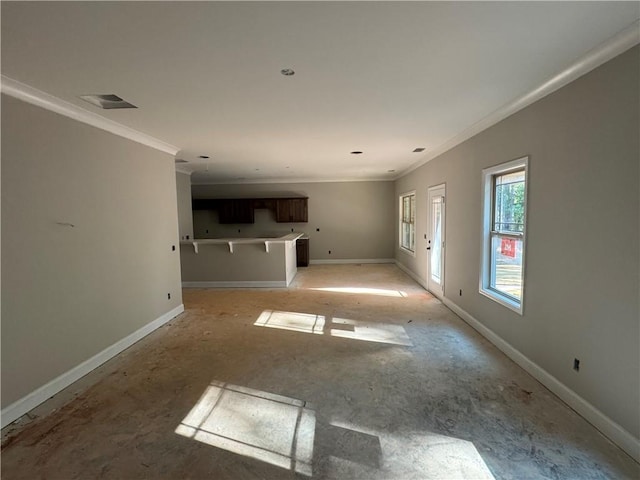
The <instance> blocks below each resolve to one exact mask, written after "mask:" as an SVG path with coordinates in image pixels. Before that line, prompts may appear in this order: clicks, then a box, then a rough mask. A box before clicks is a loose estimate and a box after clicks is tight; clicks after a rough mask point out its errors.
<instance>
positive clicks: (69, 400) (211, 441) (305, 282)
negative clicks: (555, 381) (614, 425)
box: [2, 265, 640, 480]
mask: <svg viewBox="0 0 640 480" xmlns="http://www.w3.org/2000/svg"><path fill="white" fill-rule="evenodd" d="M184 304H185V308H186V311H185V313H184V314H182V315H181V316H180V317H178V318H176V319H174V320H172V321H171V322H170V323H169V324H167V325H165V326H164V327H163V328H161V329H159V330H157V331H156V332H154V333H153V334H151V335H150V336H148V337H146V338H145V339H143V340H142V341H140V342H139V343H137V344H136V345H134V346H133V347H131V348H130V349H128V350H126V351H125V352H123V353H122V354H121V355H119V356H118V357H117V358H115V359H113V360H112V361H110V362H108V363H106V364H105V365H103V366H102V367H100V368H99V369H97V370H95V371H94V372H92V373H91V374H90V375H88V376H86V377H85V378H83V379H82V380H80V381H79V382H77V383H76V384H74V385H72V386H71V387H69V388H68V389H67V390H65V391H64V392H62V393H60V394H59V395H57V396H55V397H53V398H52V399H51V400H49V401H48V402H46V403H45V404H43V405H41V406H40V407H38V408H37V409H36V410H34V411H33V412H31V414H30V415H29V417H27V416H25V417H23V419H22V421H21V422H20V423H18V424H14V425H12V426H10V427H7V428H6V429H5V430H4V431H3V447H2V478H3V479H21V478H24V479H30V480H31V479H36V478H47V479H57V478H60V479H76V478H77V479H89V478H113V479H142V478H149V479H159V478H180V479H182V478H193V479H204V478H212V479H213V478H215V479H236V480H237V479H258V478H260V479H270V478H309V477H312V478H318V479H320V478H334V479H350V478H358V479H394V480H395V479H409V478H416V479H431V478H433V479H448V478H455V479H483V478H487V479H491V478H494V479H496V480H497V479H528V478H553V479H558V478H571V479H600V478H602V479H604V478H634V479H636V478H639V477H640V465H638V464H637V463H636V462H634V461H633V460H632V459H631V458H630V457H629V456H627V455H626V454H625V453H624V452H622V451H621V450H620V449H618V448H617V447H616V446H615V445H613V444H612V443H611V442H610V441H608V440H607V439H606V438H605V437H603V436H602V435H601V434H600V433H599V432H598V431H597V430H596V429H594V428H593V427H592V426H591V425H589V424H588V423H587V422H586V421H585V420H583V419H582V418H581V417H580V416H578V415H577V414H576V413H575V412H574V411H573V410H571V409H570V408H569V407H567V406H566V405H565V404H564V403H562V402H561V401H560V400H559V399H558V398H557V397H555V396H554V395H553V394H551V393H550V392H549V391H548V390H546V389H545V388H544V387H543V386H542V385H541V384H539V383H538V382H537V381H536V380H534V379H533V378H532V377H530V376H529V375H528V374H526V373H525V372H524V371H523V370H522V369H521V368H519V367H518V366H517V365H515V364H514V363H513V362H511V361H510V360H509V359H507V358H506V357H505V356H504V355H503V354H502V353H500V352H499V351H498V350H497V349H496V348H495V347H493V346H492V345H491V344H490V343H489V342H487V341H486V340H484V339H483V338H482V337H480V336H479V335H478V334H477V333H476V332H475V331H474V330H472V329H471V328H470V327H469V326H467V325H466V324H465V323H464V322H463V321H462V320H460V319H459V318H458V317H457V316H455V315H454V314H453V313H451V311H449V310H448V309H447V308H445V307H444V306H443V305H442V304H441V303H440V302H439V301H438V300H436V299H434V298H433V297H432V296H431V295H429V294H428V293H426V292H425V291H424V290H423V289H422V288H421V287H419V286H418V285H417V284H416V283H415V282H413V281H412V280H411V279H410V278H409V277H407V276H406V275H405V274H404V273H402V272H401V271H400V270H398V269H397V268H396V267H395V266H393V265H362V266H356V265H335V266H333V265H332V266H312V267H309V268H308V269H301V270H300V271H299V274H298V277H296V280H295V282H294V285H293V286H292V288H289V289H278V290H261V289H255V290H205V289H197V290H185V291H184ZM52 410H53V411H52Z"/></svg>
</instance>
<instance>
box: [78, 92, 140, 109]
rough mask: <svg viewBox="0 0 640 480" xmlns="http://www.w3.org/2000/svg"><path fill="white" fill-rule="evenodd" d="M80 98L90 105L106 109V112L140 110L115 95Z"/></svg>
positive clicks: (83, 96)
mask: <svg viewBox="0 0 640 480" xmlns="http://www.w3.org/2000/svg"><path fill="white" fill-rule="evenodd" d="M80 98H81V99H82V100H84V101H85V102H89V103H90V104H92V105H95V106H96V107H100V108H104V109H105V110H111V109H112V108H138V107H136V106H135V105H132V104H130V103H129V102H127V101H125V100H123V99H122V98H120V97H119V96H118V95H115V94H113V93H104V94H99V95H98V94H96V95H80Z"/></svg>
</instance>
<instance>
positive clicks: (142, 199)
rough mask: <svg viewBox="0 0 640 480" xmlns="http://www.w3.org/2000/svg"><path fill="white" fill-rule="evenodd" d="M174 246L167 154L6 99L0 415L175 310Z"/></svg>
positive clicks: (172, 184) (174, 222)
mask: <svg viewBox="0 0 640 480" xmlns="http://www.w3.org/2000/svg"><path fill="white" fill-rule="evenodd" d="M57 222H63V223H64V222H68V223H71V224H73V225H74V227H70V226H62V225H58V224H57ZM177 244H178V220H177V212H176V187H175V173H174V163H173V158H172V157H171V156H170V155H166V154H164V153H160V152H158V151H156V150H153V149H151V148H148V147H144V146H142V145H139V144H137V143H134V142H132V141H129V140H125V139H123V138H120V137H117V136H114V135H112V134H109V133H106V132H104V131H101V130H98V129H96V128H93V127H90V126H87V125H84V124H81V123H78V122H76V121H74V120H70V119H68V118H66V117H63V116H60V115H57V114H54V113H51V112H49V111H46V110H43V109H40V108H38V107H34V106H32V105H29V104H26V103H23V102H21V101H18V100H16V99H13V98H11V97H6V96H4V95H3V96H2V407H6V406H8V405H10V404H11V403H13V402H14V401H16V400H18V399H20V398H22V397H24V396H25V395H27V394H28V393H30V392H32V391H33V390H35V389H37V388H38V387H40V386H42V385H44V384H46V383H47V382H49V381H51V380H52V379H54V378H56V377H57V376H59V375H61V374H62V373H64V372H66V371H68V370H70V369H72V368H73V367H75V366H77V365H78V364H80V363H81V362H83V361H85V360H87V359H88V358H90V357H92V356H93V355H95V354H97V353H99V352H100V351H101V350H103V349H104V348H106V347H108V346H110V345H112V344H113V343H115V342H117V341H118V340H120V339H122V338H123V337H126V336H127V335H129V334H131V333H132V332H134V331H136V330H137V329H139V328H140V327H142V326H144V325H146V324H148V323H149V322H151V321H153V320H155V319H157V318H158V317H160V316H162V315H163V314H165V313H167V312H168V311H170V310H172V309H173V308H175V307H177V306H179V305H180V304H181V303H182V294H181V290H180V265H179V249H178V248H176V251H171V245H176V247H177ZM167 293H171V300H168V299H167Z"/></svg>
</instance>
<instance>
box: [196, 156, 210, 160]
mask: <svg viewBox="0 0 640 480" xmlns="http://www.w3.org/2000/svg"><path fill="white" fill-rule="evenodd" d="M198 158H202V159H203V160H206V159H207V158H209V155H198Z"/></svg>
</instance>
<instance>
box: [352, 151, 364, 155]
mask: <svg viewBox="0 0 640 480" xmlns="http://www.w3.org/2000/svg"><path fill="white" fill-rule="evenodd" d="M351 155H362V152H361V151H360V150H354V151H353V152H351Z"/></svg>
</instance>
